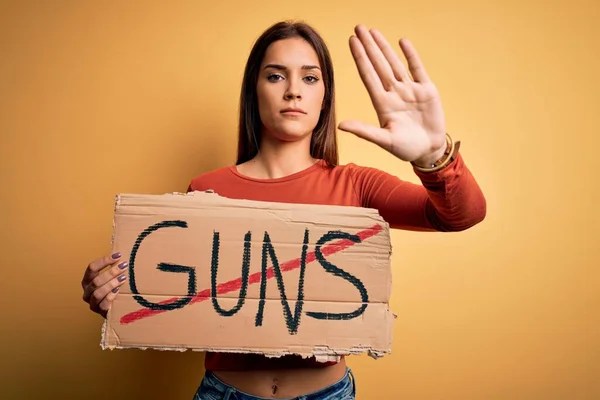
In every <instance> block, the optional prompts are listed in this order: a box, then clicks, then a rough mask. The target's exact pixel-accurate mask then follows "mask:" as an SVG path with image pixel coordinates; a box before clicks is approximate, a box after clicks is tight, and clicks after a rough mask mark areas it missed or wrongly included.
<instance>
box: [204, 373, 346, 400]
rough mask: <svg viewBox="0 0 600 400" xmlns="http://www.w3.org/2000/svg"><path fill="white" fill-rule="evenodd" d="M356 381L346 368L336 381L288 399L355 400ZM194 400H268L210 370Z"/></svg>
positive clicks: (205, 375)
mask: <svg viewBox="0 0 600 400" xmlns="http://www.w3.org/2000/svg"><path fill="white" fill-rule="evenodd" d="M355 399H356V383H355V380H354V375H353V374H352V371H351V370H350V369H349V368H348V369H347V370H346V374H345V375H344V377H343V378H342V379H340V380H339V381H338V382H336V383H334V384H332V385H330V386H328V387H326V388H324V389H321V390H318V391H316V392H313V393H308V394H305V395H302V396H298V397H294V398H293V399H289V400H355ZM194 400H269V399H267V398H265V397H256V396H252V395H249V394H248V393H244V392H241V391H239V390H237V389H236V388H234V387H233V386H230V385H228V384H226V383H225V382H223V381H221V380H220V379H219V378H217V377H216V376H215V374H213V373H212V372H211V371H206V373H205V374H204V378H203V379H202V382H201V383H200V387H198V391H197V392H196V395H195V396H194Z"/></svg>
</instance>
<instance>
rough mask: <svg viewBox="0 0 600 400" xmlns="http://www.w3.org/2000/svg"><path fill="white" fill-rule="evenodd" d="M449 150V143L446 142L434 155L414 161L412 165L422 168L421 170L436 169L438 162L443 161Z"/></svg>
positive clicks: (430, 154)
mask: <svg viewBox="0 0 600 400" xmlns="http://www.w3.org/2000/svg"><path fill="white" fill-rule="evenodd" d="M447 150H448V141H447V140H446V141H444V144H443V145H442V147H440V148H439V149H437V150H436V151H434V152H433V153H429V154H427V155H425V156H423V157H419V158H417V159H416V160H413V161H412V164H413V165H415V166H417V167H420V168H433V167H435V164H436V162H438V161H439V160H441V159H442V157H444V155H445V154H446V151H447Z"/></svg>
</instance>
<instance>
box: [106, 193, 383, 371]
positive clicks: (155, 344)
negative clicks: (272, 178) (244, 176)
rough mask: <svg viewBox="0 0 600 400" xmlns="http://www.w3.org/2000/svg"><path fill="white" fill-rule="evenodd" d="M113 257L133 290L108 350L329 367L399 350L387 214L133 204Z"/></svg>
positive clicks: (117, 310) (152, 200) (166, 199)
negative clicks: (121, 262)
mask: <svg viewBox="0 0 600 400" xmlns="http://www.w3.org/2000/svg"><path fill="white" fill-rule="evenodd" d="M113 250H114V251H119V252H121V254H122V255H123V258H124V259H125V260H127V261H128V262H129V273H128V279H129V281H128V284H127V283H126V284H125V285H123V286H122V287H121V290H120V291H119V294H118V295H117V297H116V299H115V301H114V302H113V305H112V307H111V309H110V312H109V314H108V318H107V320H106V322H105V325H104V327H103V330H102V341H101V346H102V348H103V349H115V348H142V349H146V348H153V349H161V350H187V349H191V350H202V351H217V352H245V353H260V354H264V355H267V356H281V355H284V354H297V355H301V356H303V357H309V356H315V357H316V358H317V359H319V360H331V359H337V358H338V357H339V356H340V355H348V354H358V353H363V352H366V353H368V354H370V355H371V356H372V357H374V358H377V357H381V356H383V355H385V354H387V353H389V352H390V351H391V343H392V332H393V323H394V318H395V316H394V315H393V314H392V312H391V311H390V309H389V299H390V294H391V293H390V292H391V286H392V279H391V278H392V277H391V266H390V258H391V244H390V235H389V226H388V224H387V223H386V222H385V221H384V220H383V219H382V218H381V217H380V216H379V214H378V212H377V211H376V210H373V209H367V208H360V207H346V206H324V205H304V204H287V203H273V202H260V201H250V200H234V199H228V198H224V197H221V196H219V195H217V194H215V193H211V192H193V193H187V194H178V193H174V194H165V195H134V194H123V195H119V196H117V198H116V203H115V215H114V233H113Z"/></svg>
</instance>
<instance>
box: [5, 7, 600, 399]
mask: <svg viewBox="0 0 600 400" xmlns="http://www.w3.org/2000/svg"><path fill="white" fill-rule="evenodd" d="M599 17H600V5H599V3H598V2H597V1H592V0H590V1H582V0H571V1H564V0H561V1H559V0H556V1H552V2H548V1H506V0H505V1H499V0H494V1H487V2H484V1H475V0H473V1H451V2H450V1H443V0H425V1H419V2H400V1H389V0H387V1H386V0H370V1H313V0H306V1H299V2H276V1H256V2H246V1H222V2H216V1H215V2H208V1H200V0H197V1H171V2H167V1H133V0H131V1H106V2H91V1H58V0H56V1H3V2H2V3H0V18H1V21H0V135H1V136H0V183H1V184H2V191H1V197H0V199H1V202H0V207H1V208H0V209H1V215H2V218H1V221H0V222H1V224H2V231H1V235H2V236H1V237H0V239H1V240H0V244H1V246H2V248H1V251H2V260H1V263H0V265H1V266H2V278H1V280H0V282H1V283H0V289H1V291H0V293H1V301H2V303H1V304H2V322H0V334H1V341H0V343H1V345H0V360H1V361H0V363H1V367H0V368H1V369H0V381H1V382H0V397H1V398H3V399H39V398H47V397H49V396H52V397H54V396H56V398H61V399H89V400H92V399H112V400H117V399H167V398H168V399H182V400H183V399H191V398H192V395H193V392H194V390H195V388H196V385H197V384H198V383H199V381H200V379H201V377H202V374H203V369H202V365H203V355H202V354H199V353H192V352H187V353H176V352H157V351H145V352H144V351H139V350H130V351H114V352H108V351H106V352H103V351H101V350H100V347H99V340H100V327H101V319H100V318H99V317H98V316H97V315H95V314H93V313H92V312H90V311H89V310H88V309H87V307H86V304H85V303H84V302H83V301H82V300H81V287H80V281H81V277H82V273H83V271H84V268H85V266H86V265H87V263H88V262H89V261H91V260H92V259H94V258H96V257H99V256H102V255H104V254H106V253H107V252H108V251H109V249H110V246H109V244H110V235H111V229H112V225H111V224H112V211H113V210H112V206H113V196H114V195H115V194H117V193H120V192H129V193H132V192H133V193H136V192H137V193H158V194H160V193H165V192H172V191H184V190H185V189H186V188H187V184H188V183H189V181H190V179H191V178H192V177H194V176H196V175H198V174H200V173H203V172H205V171H208V170H210V169H213V168H217V167H220V166H223V165H229V164H231V163H233V162H234V157H235V147H236V116H237V101H238V94H239V85H240V82H241V76H242V71H243V67H244V63H245V61H246V57H247V55H248V52H249V50H250V47H251V45H252V43H253V41H254V40H255V39H256V37H257V36H258V35H259V34H260V33H261V32H262V31H263V30H264V29H265V28H267V27H268V26H269V25H270V24H272V23H274V22H275V21H278V20H281V19H288V18H299V19H303V20H306V21H307V22H309V23H311V24H313V25H314V26H315V27H316V28H317V29H318V30H319V31H320V32H321V33H322V35H323V36H324V37H325V39H326V41H327V43H328V45H329V46H330V50H331V52H332V56H333V59H334V63H335V68H336V70H335V72H336V78H337V96H338V97H337V98H338V103H337V111H338V117H339V120H342V119H346V118H360V119H363V120H365V121H368V122H372V123H375V122H376V117H375V113H374V111H373V108H372V107H371V104H370V100H369V98H368V95H367V93H366V90H365V89H364V86H363V85H362V83H361V81H360V79H359V76H358V74H357V71H356V68H355V65H354V63H353V61H352V57H351V54H350V52H349V49H348V37H349V36H350V35H351V34H352V29H353V27H354V25H355V24H357V23H364V24H366V25H367V26H368V27H376V28H378V29H380V30H381V31H382V32H383V33H384V34H385V35H386V36H387V37H388V39H389V40H390V41H392V43H393V44H394V45H396V47H397V39H398V38H400V37H401V36H406V37H408V38H409V39H411V40H412V41H413V43H414V44H415V46H416V47H417V49H418V51H419V52H420V54H421V56H422V59H423V60H424V62H425V65H426V67H427V68H428V71H429V74H430V76H431V77H432V78H433V80H434V82H435V83H436V84H437V86H438V88H439V90H440V92H441V95H442V99H443V101H444V107H445V111H446V115H447V122H448V129H449V131H450V132H451V133H452V134H453V136H454V137H455V138H456V139H460V140H462V142H463V144H462V153H463V155H464V157H465V160H466V162H467V164H468V166H469V167H470V168H471V170H472V171H473V173H474V174H475V176H476V178H477V179H478V181H479V182H480V184H481V187H482V188H483V190H484V192H485V195H486V197H487V201H488V215H487V218H486V220H485V221H484V222H483V223H482V224H480V225H478V226H477V227H475V228H473V229H471V230H469V231H466V232H462V233H456V234H438V233H429V234H423V233H411V232H400V231H394V232H393V246H394V258H393V267H394V287H393V302H392V307H393V310H394V311H395V312H396V313H397V314H398V319H397V321H396V325H395V341H394V347H393V355H391V356H389V357H386V358H384V359H381V360H372V359H370V358H368V357H366V356H365V357H351V358H350V360H349V363H350V366H351V367H352V368H353V370H354V372H355V374H356V376H357V379H358V399H360V400H365V399H411V400H413V399H414V400H433V399H463V400H464V399H469V400H470V399H486V400H495V399H503V400H504V399H507V400H508V399H510V400H515V399H519V400H521V399H523V400H525V399H527V400H530V399H544V400H548V399H561V400H584V399H597V398H600V322H599V318H598V316H599V315H598V308H599V306H600V302H599V300H600V290H599V283H600V273H599V271H600V249H599V248H600V243H599V240H598V234H597V227H598V224H599V223H600V217H599V215H600V213H599V211H598V208H599V201H600V189H599V183H600V179H599V178H598V171H600V163H599V161H598V160H599V159H600V155H599V154H600V139H599V136H600V129H599V126H600V125H599V124H598V106H599V105H600V102H599V101H598V93H599V91H600V84H599V79H598V76H599V75H598V73H599V72H600V45H599V43H600V28H599V27H598V22H597V21H598V19H599ZM339 137H340V142H341V143H340V151H341V161H342V162H343V163H347V162H355V163H358V164H361V165H367V166H373V167H377V168H381V169H383V170H386V171H388V172H391V173H394V174H398V175H399V176H401V177H402V178H404V179H407V180H411V181H416V179H415V175H414V174H413V173H412V171H411V169H410V167H409V166H408V165H406V163H403V162H401V161H399V160H395V159H394V158H393V157H391V156H390V155H388V154H387V153H385V152H384V151H383V150H381V149H379V148H376V147H375V146H373V145H371V144H369V143H366V142H364V141H362V140H360V139H358V138H355V137H352V136H350V135H349V134H347V133H344V132H339Z"/></svg>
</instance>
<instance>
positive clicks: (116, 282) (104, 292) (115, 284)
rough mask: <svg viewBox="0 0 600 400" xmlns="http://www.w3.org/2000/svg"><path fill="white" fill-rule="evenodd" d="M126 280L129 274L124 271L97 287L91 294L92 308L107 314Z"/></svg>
mask: <svg viewBox="0 0 600 400" xmlns="http://www.w3.org/2000/svg"><path fill="white" fill-rule="evenodd" d="M125 282H127V274H126V273H123V274H121V275H118V276H116V277H115V278H113V279H111V280H110V281H108V282H106V283H105V284H104V285H103V286H101V287H99V288H98V289H96V290H95V291H94V292H93V293H92V294H91V296H90V309H91V310H92V311H94V312H97V313H100V314H103V315H106V312H107V311H108V309H109V308H110V306H111V304H112V302H113V300H114V299H115V298H116V296H117V293H118V292H119V289H120V288H121V286H123V284H124V283H125Z"/></svg>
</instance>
